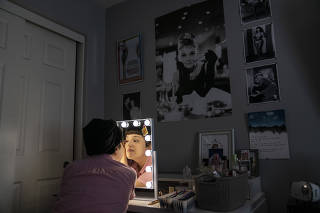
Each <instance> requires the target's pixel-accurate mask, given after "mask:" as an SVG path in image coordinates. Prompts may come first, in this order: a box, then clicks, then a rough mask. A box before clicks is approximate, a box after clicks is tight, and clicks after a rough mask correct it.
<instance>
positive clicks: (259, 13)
mask: <svg viewBox="0 0 320 213" xmlns="http://www.w3.org/2000/svg"><path fill="white" fill-rule="evenodd" d="M239 2H240V3H239V4H240V16H241V22H242V23H243V24H245V23H248V22H251V21H255V20H259V19H263V18H267V17H270V16H271V9H270V2H269V0H240V1H239Z"/></svg>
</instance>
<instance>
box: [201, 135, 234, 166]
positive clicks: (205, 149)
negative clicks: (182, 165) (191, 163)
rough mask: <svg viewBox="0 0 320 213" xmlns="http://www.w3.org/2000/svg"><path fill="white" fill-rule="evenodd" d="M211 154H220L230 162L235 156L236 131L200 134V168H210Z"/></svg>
mask: <svg viewBox="0 0 320 213" xmlns="http://www.w3.org/2000/svg"><path fill="white" fill-rule="evenodd" d="M220 150H221V151H220ZM210 153H218V155H221V154H222V156H223V157H225V158H226V159H227V160H229V168H230V166H231V165H230V162H231V161H230V159H231V158H232V155H233V154H234V129H230V130H216V131H206V132H200V133H199V166H200V167H201V166H208V164H209V161H210V157H211V156H210Z"/></svg>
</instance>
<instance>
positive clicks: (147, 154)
mask: <svg viewBox="0 0 320 213" xmlns="http://www.w3.org/2000/svg"><path fill="white" fill-rule="evenodd" d="M144 154H145V155H146V156H148V157H150V156H151V154H152V152H151V150H150V149H148V150H146V152H145V153H144Z"/></svg>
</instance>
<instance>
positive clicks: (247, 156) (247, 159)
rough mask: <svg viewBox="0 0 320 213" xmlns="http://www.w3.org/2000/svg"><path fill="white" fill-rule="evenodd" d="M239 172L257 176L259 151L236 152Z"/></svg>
mask: <svg viewBox="0 0 320 213" xmlns="http://www.w3.org/2000/svg"><path fill="white" fill-rule="evenodd" d="M237 156H238V160H239V164H240V165H239V167H240V171H248V172H249V174H250V176H254V177H258V176H259V151H258V150H257V149H240V150H238V151H237Z"/></svg>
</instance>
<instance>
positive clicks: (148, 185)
mask: <svg viewBox="0 0 320 213" xmlns="http://www.w3.org/2000/svg"><path fill="white" fill-rule="evenodd" d="M146 187H147V188H148V189H150V188H151V187H152V182H151V181H148V182H146Z"/></svg>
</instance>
